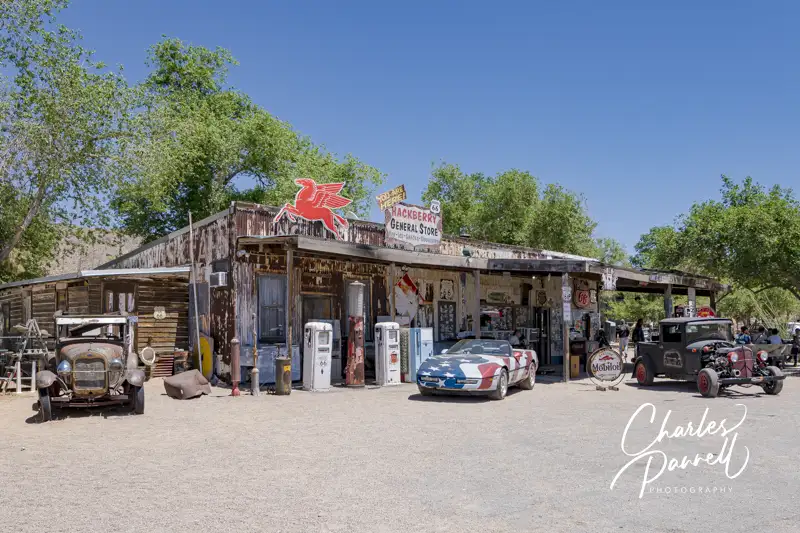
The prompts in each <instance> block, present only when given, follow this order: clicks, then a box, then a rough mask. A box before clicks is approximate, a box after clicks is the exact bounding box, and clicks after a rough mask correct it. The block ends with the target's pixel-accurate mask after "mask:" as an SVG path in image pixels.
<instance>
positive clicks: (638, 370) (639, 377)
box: [636, 363, 647, 383]
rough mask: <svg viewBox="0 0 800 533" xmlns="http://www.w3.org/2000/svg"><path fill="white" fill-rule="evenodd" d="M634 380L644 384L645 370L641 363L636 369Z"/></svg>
mask: <svg viewBox="0 0 800 533" xmlns="http://www.w3.org/2000/svg"><path fill="white" fill-rule="evenodd" d="M636 379H637V380H639V383H644V382H645V380H646V379H647V370H646V369H645V368H644V365H643V364H642V363H639V366H638V367H637V368H636Z"/></svg>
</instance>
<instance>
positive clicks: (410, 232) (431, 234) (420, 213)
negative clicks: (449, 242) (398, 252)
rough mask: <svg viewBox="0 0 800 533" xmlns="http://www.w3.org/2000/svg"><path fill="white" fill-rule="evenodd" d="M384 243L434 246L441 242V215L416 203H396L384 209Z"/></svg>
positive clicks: (415, 246) (414, 246)
mask: <svg viewBox="0 0 800 533" xmlns="http://www.w3.org/2000/svg"><path fill="white" fill-rule="evenodd" d="M385 213H386V244H388V245H393V246H396V245H402V246H409V247H413V248H417V247H425V248H435V247H438V246H439V245H440V244H441V242H442V216H441V215H440V214H436V213H434V212H433V211H431V210H430V209H427V208H425V207H420V206H417V205H409V204H404V203H398V204H395V205H393V206H392V207H390V208H388V209H387V210H386V211H385Z"/></svg>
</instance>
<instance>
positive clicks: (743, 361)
mask: <svg viewBox="0 0 800 533" xmlns="http://www.w3.org/2000/svg"><path fill="white" fill-rule="evenodd" d="M732 326H733V323H732V322H731V321H730V320H728V319H724V318H697V317H689V318H668V319H665V320H662V321H661V323H660V324H659V329H660V330H661V331H660V338H659V341H658V342H642V343H639V344H638V346H637V348H638V354H637V357H636V361H635V362H634V371H633V375H634V377H635V378H636V380H637V381H638V383H639V385H640V386H648V385H652V384H653V379H654V378H656V377H666V378H671V379H678V380H684V381H694V382H696V383H697V388H698V390H699V391H700V394H702V395H703V396H705V397H710V398H713V397H715V396H717V395H718V394H719V392H720V391H724V390H725V389H726V388H728V387H730V386H732V385H740V386H745V387H747V386H751V385H759V386H761V387H762V388H763V389H764V392H765V393H767V394H773V395H774V394H778V393H780V391H781V390H782V389H783V380H784V379H785V377H786V376H784V374H783V372H781V370H780V369H779V368H777V367H776V366H773V365H772V364H770V362H771V359H770V357H769V354H768V353H767V352H766V351H763V350H762V351H758V352H756V351H755V350H754V349H753V347H752V346H745V345H736V344H734V342H733V332H732Z"/></svg>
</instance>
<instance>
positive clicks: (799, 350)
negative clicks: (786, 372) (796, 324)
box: [792, 328, 800, 366]
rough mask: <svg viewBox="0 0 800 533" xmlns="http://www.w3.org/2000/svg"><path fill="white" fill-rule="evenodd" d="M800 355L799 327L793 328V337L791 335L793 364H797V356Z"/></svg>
mask: <svg viewBox="0 0 800 533" xmlns="http://www.w3.org/2000/svg"><path fill="white" fill-rule="evenodd" d="M799 355H800V328H797V329H795V330H794V337H792V358H793V359H794V363H792V364H794V366H797V357H798V356H799Z"/></svg>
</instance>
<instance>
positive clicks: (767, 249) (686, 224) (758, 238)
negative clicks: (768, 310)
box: [635, 176, 800, 300]
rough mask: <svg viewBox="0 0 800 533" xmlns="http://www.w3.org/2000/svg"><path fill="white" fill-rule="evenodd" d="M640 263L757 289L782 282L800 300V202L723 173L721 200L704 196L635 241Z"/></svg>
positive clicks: (777, 189)
mask: <svg viewBox="0 0 800 533" xmlns="http://www.w3.org/2000/svg"><path fill="white" fill-rule="evenodd" d="M636 252H637V255H636V258H635V263H636V264H637V265H639V266H647V267H650V268H680V269H684V270H688V271H692V272H696V273H699V274H706V275H710V276H714V277H716V278H719V279H723V280H726V281H730V282H732V283H733V284H735V285H736V286H737V287H741V288H749V289H752V290H756V291H758V290H764V289H768V288H773V287H774V288H779V289H782V290H785V291H788V292H789V293H791V294H793V295H794V296H795V298H797V299H798V300H800V202H798V200H797V199H796V198H795V197H794V193H793V192H792V191H791V190H790V189H784V188H781V187H779V186H777V185H776V186H774V187H772V188H770V189H766V188H764V187H763V186H762V185H760V184H758V183H756V182H754V181H753V180H752V179H751V178H749V177H748V178H746V179H745V180H744V181H743V182H742V183H736V182H734V181H733V180H731V179H730V178H728V177H726V176H722V190H721V199H720V200H709V201H705V202H699V203H696V204H694V205H693V206H692V208H691V210H690V211H689V213H687V214H685V215H683V216H681V217H679V218H678V219H677V221H676V224H675V225H674V226H667V227H659V228H653V229H652V230H650V232H649V233H648V234H646V235H644V236H642V238H641V240H640V241H639V243H638V244H637V245H636Z"/></svg>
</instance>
